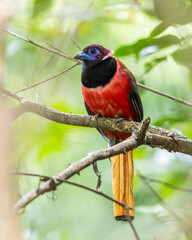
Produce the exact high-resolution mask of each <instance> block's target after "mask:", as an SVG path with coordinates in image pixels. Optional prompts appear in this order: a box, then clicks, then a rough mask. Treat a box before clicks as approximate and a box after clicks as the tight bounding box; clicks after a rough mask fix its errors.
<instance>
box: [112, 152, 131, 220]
mask: <svg viewBox="0 0 192 240" xmlns="http://www.w3.org/2000/svg"><path fill="white" fill-rule="evenodd" d="M132 155H133V154H132V151H129V152H127V154H126V155H125V154H119V155H116V156H113V157H111V161H112V165H113V181H112V184H113V197H114V199H116V200H118V201H120V202H122V203H125V204H126V205H128V206H129V207H130V208H132V209H129V216H130V217H131V219H133V218H134V198H133V192H132V190H133V175H134V170H133V157H132ZM114 216H115V219H116V220H118V221H127V220H128V218H127V212H126V210H125V209H124V208H123V207H121V206H120V205H119V204H117V203H114Z"/></svg>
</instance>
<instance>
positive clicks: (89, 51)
mask: <svg viewBox="0 0 192 240" xmlns="http://www.w3.org/2000/svg"><path fill="white" fill-rule="evenodd" d="M88 54H89V55H91V56H93V57H95V56H96V55H97V54H99V50H98V49H97V48H94V47H93V48H90V49H89V50H88Z"/></svg>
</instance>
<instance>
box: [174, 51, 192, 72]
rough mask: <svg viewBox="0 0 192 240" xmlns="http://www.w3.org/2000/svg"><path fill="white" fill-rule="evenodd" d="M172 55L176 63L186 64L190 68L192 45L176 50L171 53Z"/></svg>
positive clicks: (191, 65) (191, 66)
mask: <svg viewBox="0 0 192 240" xmlns="http://www.w3.org/2000/svg"><path fill="white" fill-rule="evenodd" d="M172 57H173V58H174V59H175V61H177V62H178V63H180V64H182V65H184V66H187V67H188V68H189V69H190V70H192V47H188V48H185V49H182V50H177V51H176V52H174V53H173V54H172Z"/></svg>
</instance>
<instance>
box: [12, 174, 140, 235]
mask: <svg viewBox="0 0 192 240" xmlns="http://www.w3.org/2000/svg"><path fill="white" fill-rule="evenodd" d="M11 175H24V176H32V177H39V178H40V179H41V180H42V181H47V180H52V183H53V184H54V182H55V180H56V181H58V182H62V183H67V184H70V185H72V186H75V187H79V188H82V189H85V190H88V191H89V192H93V193H95V194H97V195H99V196H102V197H104V198H106V199H108V200H110V201H112V202H114V203H117V204H118V205H120V206H122V207H123V208H125V209H126V210H127V212H128V214H129V211H128V210H129V209H132V208H130V207H129V206H127V205H126V204H124V203H122V202H120V201H117V200H115V199H114V198H112V197H110V196H108V195H106V194H105V193H103V192H101V191H98V190H95V189H93V188H90V187H87V186H84V185H82V184H79V183H75V182H72V181H69V180H65V179H59V178H53V177H49V176H45V175H39V174H33V173H25V172H12V173H11ZM55 187H56V186H55ZM53 188H54V186H53ZM128 219H129V221H128V222H129V224H130V226H131V228H132V231H133V233H134V235H135V238H136V240H140V238H139V235H138V233H137V231H136V229H135V226H134V224H133V222H132V220H131V219H130V217H128Z"/></svg>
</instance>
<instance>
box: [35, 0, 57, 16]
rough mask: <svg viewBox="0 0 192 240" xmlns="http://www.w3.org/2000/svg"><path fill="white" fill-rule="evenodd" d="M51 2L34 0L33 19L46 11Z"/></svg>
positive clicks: (48, 0) (50, 0)
mask: <svg viewBox="0 0 192 240" xmlns="http://www.w3.org/2000/svg"><path fill="white" fill-rule="evenodd" d="M51 3H52V0H35V2H34V4H33V17H37V16H38V15H39V14H40V13H42V12H44V11H45V10H47V9H48V8H49V6H50V4H51Z"/></svg>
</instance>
